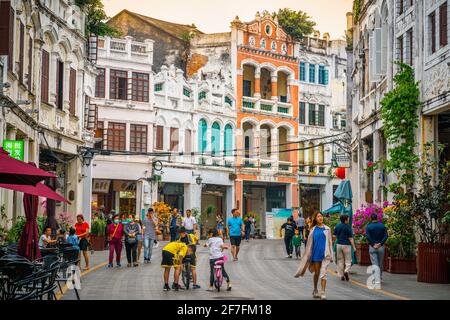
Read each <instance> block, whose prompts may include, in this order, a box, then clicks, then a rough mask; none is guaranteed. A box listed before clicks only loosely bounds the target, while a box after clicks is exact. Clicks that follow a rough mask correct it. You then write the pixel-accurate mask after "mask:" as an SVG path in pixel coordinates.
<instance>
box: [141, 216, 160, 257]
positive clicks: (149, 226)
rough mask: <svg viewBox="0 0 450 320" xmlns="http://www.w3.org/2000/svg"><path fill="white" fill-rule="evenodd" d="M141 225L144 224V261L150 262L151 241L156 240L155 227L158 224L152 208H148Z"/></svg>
mask: <svg viewBox="0 0 450 320" xmlns="http://www.w3.org/2000/svg"><path fill="white" fill-rule="evenodd" d="M142 225H143V226H144V263H150V262H151V259H152V250H153V242H154V241H155V240H156V228H157V226H158V220H157V219H156V217H155V216H154V213H153V208H149V209H148V211H147V215H146V216H145V218H144V221H143V222H142Z"/></svg>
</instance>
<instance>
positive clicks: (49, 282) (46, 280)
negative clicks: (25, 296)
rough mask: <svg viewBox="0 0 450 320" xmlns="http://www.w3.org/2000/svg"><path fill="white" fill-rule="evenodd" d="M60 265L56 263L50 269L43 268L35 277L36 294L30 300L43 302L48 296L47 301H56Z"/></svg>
mask: <svg viewBox="0 0 450 320" xmlns="http://www.w3.org/2000/svg"><path fill="white" fill-rule="evenodd" d="M59 265H60V262H59V261H54V262H53V263H52V264H51V265H50V266H49V267H48V268H45V269H44V268H43V269H42V270H41V271H39V272H37V273H36V274H35V275H34V276H35V277H36V279H37V280H36V281H37V282H36V283H35V294H34V296H32V297H30V299H36V300H37V299H39V300H42V299H43V298H44V297H45V296H47V300H53V299H56V293H55V290H56V289H57V284H56V278H57V276H58V271H59Z"/></svg>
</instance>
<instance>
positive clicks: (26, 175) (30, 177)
mask: <svg viewBox="0 0 450 320" xmlns="http://www.w3.org/2000/svg"><path fill="white" fill-rule="evenodd" d="M55 177H56V176H55V175H54V174H52V173H50V172H47V171H44V170H42V169H39V168H37V167H36V166H33V165H31V164H29V163H25V162H22V161H20V160H16V159H14V158H12V157H10V156H9V154H8V152H7V151H5V150H3V148H0V183H6V184H16V185H33V186H34V185H36V183H38V182H39V181H42V180H44V179H45V178H55Z"/></svg>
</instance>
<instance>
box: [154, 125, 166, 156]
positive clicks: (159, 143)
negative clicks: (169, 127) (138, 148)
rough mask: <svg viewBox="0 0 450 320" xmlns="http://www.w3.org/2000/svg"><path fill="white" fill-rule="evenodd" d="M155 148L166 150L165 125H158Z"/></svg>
mask: <svg viewBox="0 0 450 320" xmlns="http://www.w3.org/2000/svg"><path fill="white" fill-rule="evenodd" d="M155 140H156V141H155V149H156V150H164V127H163V126H156V134H155Z"/></svg>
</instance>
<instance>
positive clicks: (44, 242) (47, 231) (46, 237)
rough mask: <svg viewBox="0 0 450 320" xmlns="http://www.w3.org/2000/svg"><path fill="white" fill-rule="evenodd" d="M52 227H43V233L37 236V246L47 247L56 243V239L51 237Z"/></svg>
mask: <svg viewBox="0 0 450 320" xmlns="http://www.w3.org/2000/svg"><path fill="white" fill-rule="evenodd" d="M51 234H52V228H50V227H45V228H44V234H43V235H42V236H41V237H40V238H39V247H41V248H48V247H49V246H51V245H54V244H55V243H56V240H52V239H51Z"/></svg>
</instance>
